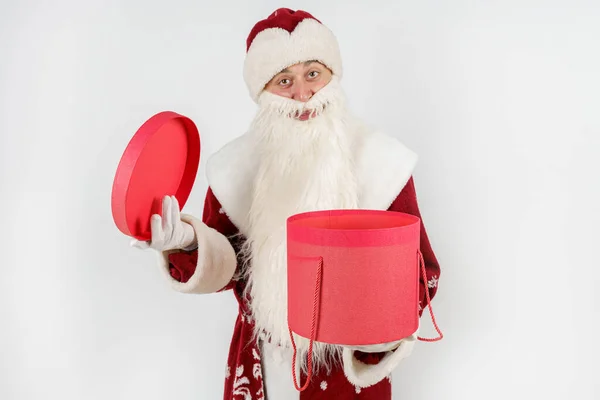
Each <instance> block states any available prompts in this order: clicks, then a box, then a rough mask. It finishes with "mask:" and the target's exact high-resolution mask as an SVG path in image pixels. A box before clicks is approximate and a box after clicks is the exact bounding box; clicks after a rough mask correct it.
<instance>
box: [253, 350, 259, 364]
mask: <svg viewBox="0 0 600 400" xmlns="http://www.w3.org/2000/svg"><path fill="white" fill-rule="evenodd" d="M252 357H254V359H255V360H258V361H260V356H259V355H258V351H256V348H253V349H252Z"/></svg>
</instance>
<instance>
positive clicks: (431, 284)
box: [427, 276, 438, 289]
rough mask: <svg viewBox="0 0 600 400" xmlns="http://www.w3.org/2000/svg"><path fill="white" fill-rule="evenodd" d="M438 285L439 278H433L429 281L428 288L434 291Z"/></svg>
mask: <svg viewBox="0 0 600 400" xmlns="http://www.w3.org/2000/svg"><path fill="white" fill-rule="evenodd" d="M437 284H438V277H437V276H432V277H431V279H430V280H428V281H427V287H428V288H429V289H433V288H434V287H436V286H437Z"/></svg>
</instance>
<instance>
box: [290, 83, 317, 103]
mask: <svg viewBox="0 0 600 400" xmlns="http://www.w3.org/2000/svg"><path fill="white" fill-rule="evenodd" d="M312 95H313V92H312V89H311V88H310V86H309V85H307V84H306V83H305V82H295V84H294V89H293V93H292V98H293V99H294V100H298V101H303V102H307V101H308V100H310V98H311V97H312Z"/></svg>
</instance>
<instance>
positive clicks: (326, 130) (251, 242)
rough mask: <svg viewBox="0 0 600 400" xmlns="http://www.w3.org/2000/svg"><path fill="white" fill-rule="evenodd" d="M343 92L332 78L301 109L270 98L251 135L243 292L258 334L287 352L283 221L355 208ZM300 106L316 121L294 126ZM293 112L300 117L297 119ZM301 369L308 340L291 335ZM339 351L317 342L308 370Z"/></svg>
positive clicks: (324, 364)
mask: <svg viewBox="0 0 600 400" xmlns="http://www.w3.org/2000/svg"><path fill="white" fill-rule="evenodd" d="M343 100H344V99H343V93H342V92H341V89H340V88H339V85H338V82H337V80H333V81H332V82H330V83H329V85H327V86H326V87H324V88H323V89H321V90H320V91H319V92H317V94H316V95H315V96H313V98H312V99H311V100H310V101H309V102H308V103H306V104H305V105H304V104H302V103H298V102H295V101H292V100H289V99H283V98H280V97H278V96H274V95H272V94H270V93H265V94H263V96H262V97H261V109H260V111H259V113H258V115H257V116H256V118H255V120H254V123H253V126H252V129H251V134H253V135H256V139H257V140H258V142H259V143H260V144H259V149H260V150H259V153H260V165H259V168H258V172H257V175H256V177H255V181H254V192H253V199H252V205H251V207H250V211H249V215H248V222H249V224H248V226H249V229H248V233H247V242H246V244H245V248H244V252H245V254H246V257H247V261H248V265H247V274H246V279H247V281H248V284H247V290H248V291H249V294H250V298H251V304H250V309H251V311H252V318H253V319H254V321H255V324H256V332H255V333H256V335H257V336H259V337H260V338H261V339H264V340H267V341H271V342H272V343H275V344H279V345H281V346H283V347H284V348H286V349H289V348H291V341H290V337H289V330H288V322H287V259H286V254H287V253H286V226H285V225H286V220H287V218H288V217H290V216H291V215H293V214H297V213H301V212H305V211H314V210H326V209H341V208H344V209H352V208H358V193H357V192H358V191H357V183H356V179H355V176H354V173H353V165H352V159H353V157H352V137H353V129H352V127H353V125H352V123H351V122H350V120H351V118H350V117H349V115H348V113H347V112H346V110H345V106H344V101H343ZM302 107H307V108H309V109H315V110H316V114H318V115H317V116H316V117H315V118H313V119H310V120H308V121H299V120H296V119H294V118H290V117H289V115H298V114H300V113H301V111H302ZM296 112H298V114H295V113H296ZM294 340H295V342H296V347H297V349H298V352H299V354H300V356H301V359H302V360H303V363H302V364H301V365H300V367H301V368H303V369H304V370H305V371H306V360H307V357H306V355H307V352H308V348H309V340H307V339H304V338H301V337H299V336H297V335H294ZM340 353H341V350H340V348H339V347H338V346H333V345H326V344H322V343H315V344H314V345H313V354H312V357H313V368H314V370H315V371H318V370H319V369H320V368H321V367H325V368H326V369H329V368H330V367H331V364H332V363H333V362H336V361H338V360H339V357H340Z"/></svg>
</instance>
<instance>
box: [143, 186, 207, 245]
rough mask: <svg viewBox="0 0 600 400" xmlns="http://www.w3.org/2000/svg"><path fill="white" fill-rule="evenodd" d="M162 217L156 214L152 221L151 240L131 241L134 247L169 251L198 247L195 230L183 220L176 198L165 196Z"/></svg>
mask: <svg viewBox="0 0 600 400" xmlns="http://www.w3.org/2000/svg"><path fill="white" fill-rule="evenodd" d="M162 215H163V216H162V217H161V216H160V215H159V214H154V215H153V216H152V217H151V219H150V230H151V235H152V237H151V239H150V240H148V241H140V240H136V239H134V240H133V241H131V246H132V247H137V248H138V249H154V250H157V251H168V250H174V249H190V248H191V247H194V246H196V245H197V239H196V233H195V232H194V228H192V226H191V225H190V224H188V223H185V222H183V221H182V220H181V215H180V213H179V202H178V201H177V199H176V198H175V196H165V197H164V198H163V202H162Z"/></svg>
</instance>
